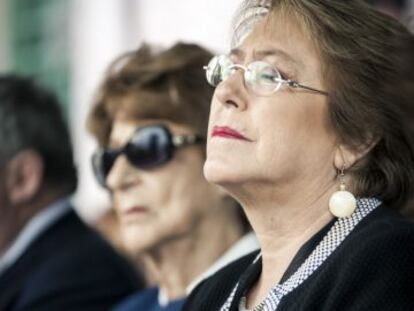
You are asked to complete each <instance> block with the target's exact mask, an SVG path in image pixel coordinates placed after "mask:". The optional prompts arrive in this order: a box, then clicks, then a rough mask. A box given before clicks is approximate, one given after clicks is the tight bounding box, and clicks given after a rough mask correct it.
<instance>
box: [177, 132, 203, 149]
mask: <svg viewBox="0 0 414 311" xmlns="http://www.w3.org/2000/svg"><path fill="white" fill-rule="evenodd" d="M201 142H204V139H203V138H202V137H201V136H199V135H189V136H183V135H177V136H174V137H173V138H172V143H173V145H174V147H181V146H185V145H193V144H198V143H201Z"/></svg>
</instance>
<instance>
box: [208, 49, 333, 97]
mask: <svg viewBox="0 0 414 311" xmlns="http://www.w3.org/2000/svg"><path fill="white" fill-rule="evenodd" d="M221 56H224V57H226V58H227V59H228V60H230V58H229V57H228V56H227V55H225V54H220V55H215V56H213V57H212V58H211V59H210V61H209V63H208V65H209V64H210V63H211V62H212V61H213V59H216V58H217V59H219V58H220V57H221ZM230 62H231V63H232V65H230V66H228V69H230V70H232V69H241V70H243V71H244V74H243V82H244V84H245V85H246V72H247V71H249V70H251V69H249V68H248V67H249V66H250V65H251V64H253V63H255V62H258V61H253V62H251V63H249V64H248V65H247V66H243V65H240V64H234V63H233V62H232V61H231V60H230ZM260 62H262V63H266V64H267V65H269V66H270V67H271V68H272V69H273V70H275V71H276V72H277V73H278V74H279V77H280V78H278V77H272V78H273V79H274V80H273V81H274V82H278V83H280V84H281V85H287V86H288V87H292V88H301V89H305V90H308V91H312V92H315V93H319V94H322V95H325V96H329V93H328V92H326V91H322V90H318V89H316V88H313V87H310V86H307V85H304V84H301V83H299V82H298V81H296V80H291V79H283V78H282V75H281V74H280V71H279V69H277V68H276V66H274V65H272V64H269V63H267V62H263V61H260ZM208 65H207V66H203V69H204V70H205V71H206V79H207V82H208V83H209V84H210V85H211V86H213V87H217V86H218V85H219V84H220V83H221V82H223V81H225V79H223V80H221V81H220V82H219V83H218V84H217V85H214V84H213V83H211V82H210V81H209V78H208V74H207V70H208V69H210V68H209V66H208ZM232 74H233V73H232ZM279 89H280V87H276V88H275V90H273V91H272V92H271V93H269V94H268V95H267V96H270V95H271V94H273V93H276V92H277V91H278V90H279ZM262 96H266V95H262Z"/></svg>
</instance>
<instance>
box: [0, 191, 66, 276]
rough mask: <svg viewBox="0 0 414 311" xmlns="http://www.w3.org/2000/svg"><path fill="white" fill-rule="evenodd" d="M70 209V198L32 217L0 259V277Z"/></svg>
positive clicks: (53, 204) (51, 205) (57, 202)
mask: <svg viewBox="0 0 414 311" xmlns="http://www.w3.org/2000/svg"><path fill="white" fill-rule="evenodd" d="M70 209H71V206H70V204H69V201H68V198H64V199H61V200H59V201H56V202H54V203H52V204H50V205H49V206H47V207H46V208H44V209H42V210H41V211H39V212H38V213H37V214H36V215H35V216H34V217H32V219H30V220H29V221H28V223H27V224H26V225H25V226H24V228H23V230H21V231H20V233H19V234H18V236H17V238H16V239H15V240H14V241H13V243H12V244H11V245H10V246H9V247H8V248H7V250H6V251H5V252H4V253H3V255H2V256H1V257H0V275H1V274H2V273H3V272H4V271H5V270H6V269H7V268H9V267H10V266H11V265H13V264H14V263H15V262H16V261H17V260H18V258H19V257H20V256H21V255H22V254H23V253H24V251H25V250H26V249H27V248H28V247H29V246H30V244H31V243H32V242H33V241H34V240H35V239H36V238H37V237H38V236H39V235H40V234H41V233H42V232H44V231H45V230H46V229H47V228H49V227H50V226H51V225H52V224H54V223H55V222H56V221H57V220H58V219H60V218H61V217H62V216H63V215H65V214H66V213H67V212H69V210H70Z"/></svg>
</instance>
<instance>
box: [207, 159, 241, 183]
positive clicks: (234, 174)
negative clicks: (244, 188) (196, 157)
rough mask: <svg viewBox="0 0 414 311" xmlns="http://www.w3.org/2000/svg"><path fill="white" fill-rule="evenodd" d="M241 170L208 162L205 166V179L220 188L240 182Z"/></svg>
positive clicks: (219, 163) (215, 162)
mask: <svg viewBox="0 0 414 311" xmlns="http://www.w3.org/2000/svg"><path fill="white" fill-rule="evenodd" d="M240 173H241V172H240V168H236V167H234V166H229V165H224V164H223V163H221V162H217V161H209V160H207V161H206V163H205V164H204V177H205V178H206V179H207V181H208V182H210V183H213V184H217V185H220V186H226V185H230V184H237V183H239V182H240V177H241V176H240Z"/></svg>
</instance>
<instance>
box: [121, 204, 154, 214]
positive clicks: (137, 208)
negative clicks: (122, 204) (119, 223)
mask: <svg viewBox="0 0 414 311" xmlns="http://www.w3.org/2000/svg"><path fill="white" fill-rule="evenodd" d="M146 212H148V209H147V208H146V207H144V206H133V207H131V208H128V209H127V210H125V212H124V213H123V214H124V215H134V214H142V213H146Z"/></svg>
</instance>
